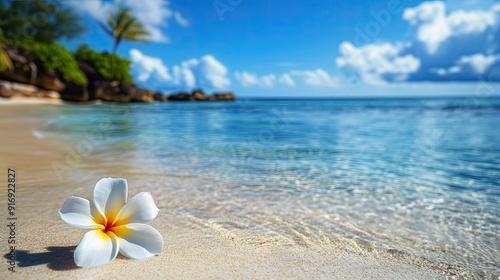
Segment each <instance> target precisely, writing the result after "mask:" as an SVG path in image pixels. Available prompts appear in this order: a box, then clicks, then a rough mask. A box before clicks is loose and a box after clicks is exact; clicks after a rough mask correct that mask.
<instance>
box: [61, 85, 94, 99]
mask: <svg viewBox="0 0 500 280" xmlns="http://www.w3.org/2000/svg"><path fill="white" fill-rule="evenodd" d="M60 94H61V99H62V100H66V101H73V102H86V101H89V100H90V99H89V92H88V89H87V87H84V86H80V85H75V84H68V85H66V87H65V88H64V89H63V90H62V91H61V92H60Z"/></svg>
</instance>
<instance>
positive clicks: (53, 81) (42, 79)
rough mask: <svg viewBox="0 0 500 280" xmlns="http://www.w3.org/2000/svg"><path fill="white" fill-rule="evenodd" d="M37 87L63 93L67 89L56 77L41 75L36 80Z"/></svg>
mask: <svg viewBox="0 0 500 280" xmlns="http://www.w3.org/2000/svg"><path fill="white" fill-rule="evenodd" d="M36 85H37V86H39V87H41V88H44V89H46V90H53V91H62V90H63V89H64V87H66V85H65V84H63V82H61V80H59V78H58V77H57V76H56V75H45V74H42V75H40V76H39V77H38V78H37V80H36Z"/></svg>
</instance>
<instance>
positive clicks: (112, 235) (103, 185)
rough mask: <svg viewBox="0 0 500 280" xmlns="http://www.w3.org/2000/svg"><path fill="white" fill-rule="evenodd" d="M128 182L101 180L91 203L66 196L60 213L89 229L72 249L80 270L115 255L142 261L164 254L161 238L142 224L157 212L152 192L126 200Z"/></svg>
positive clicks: (155, 231) (68, 219) (98, 263)
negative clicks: (80, 267)
mask: <svg viewBox="0 0 500 280" xmlns="http://www.w3.org/2000/svg"><path fill="white" fill-rule="evenodd" d="M127 194H128V186H127V180H125V179H121V178H103V179H101V180H99V182H97V184H96V185H95V188H94V202H90V201H88V200H87V199H84V198H81V197H74V196H72V197H69V198H68V199H66V201H65V202H64V205H63V207H62V209H61V211H59V214H60V215H61V218H62V219H63V220H64V221H65V222H66V223H68V224H70V225H72V226H75V227H79V228H87V229H91V230H90V231H87V232H86V233H85V234H84V235H83V237H82V239H81V240H80V243H79V244H78V246H77V247H76V249H75V263H76V265H78V266H82V267H92V266H99V265H104V264H107V263H109V262H111V261H113V260H114V259H115V258H116V255H117V254H118V252H120V253H121V254H123V255H125V256H127V257H129V258H133V259H144V258H148V257H151V256H153V255H154V254H159V253H161V252H162V251H163V237H162V236H161V234H160V233H159V232H158V231H157V230H156V229H154V228H153V227H151V226H149V225H146V224H144V223H147V222H150V221H152V220H153V219H154V218H156V215H157V214H158V212H159V211H160V210H159V209H158V208H157V207H156V205H155V203H154V201H153V197H152V196H151V193H149V192H142V193H140V194H138V195H136V196H134V197H132V198H131V199H130V200H129V201H127Z"/></svg>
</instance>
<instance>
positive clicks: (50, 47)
mask: <svg viewBox="0 0 500 280" xmlns="http://www.w3.org/2000/svg"><path fill="white" fill-rule="evenodd" d="M32 56H33V59H34V60H35V61H36V62H39V64H41V65H43V67H44V68H45V69H46V70H48V71H54V70H57V71H59V73H61V75H62V76H63V78H64V79H65V80H66V81H68V82H73V83H75V84H77V85H82V86H84V85H87V77H86V76H85V74H83V72H82V71H81V70H80V68H79V67H78V63H77V62H76V60H75V57H74V56H73V55H72V54H71V52H70V51H69V50H68V49H66V48H65V47H63V46H61V45H60V44H58V43H35V44H34V45H33V51H32Z"/></svg>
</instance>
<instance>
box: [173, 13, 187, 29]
mask: <svg viewBox="0 0 500 280" xmlns="http://www.w3.org/2000/svg"><path fill="white" fill-rule="evenodd" d="M174 17H175V21H176V22H177V23H178V24H179V25H180V26H184V27H186V26H189V21H188V20H187V19H186V18H184V17H183V16H182V15H181V13H179V12H175V13H174Z"/></svg>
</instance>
